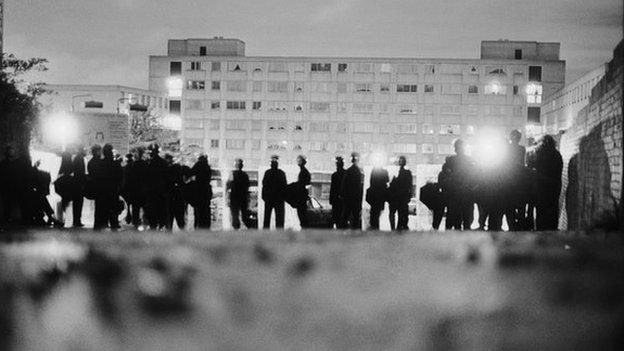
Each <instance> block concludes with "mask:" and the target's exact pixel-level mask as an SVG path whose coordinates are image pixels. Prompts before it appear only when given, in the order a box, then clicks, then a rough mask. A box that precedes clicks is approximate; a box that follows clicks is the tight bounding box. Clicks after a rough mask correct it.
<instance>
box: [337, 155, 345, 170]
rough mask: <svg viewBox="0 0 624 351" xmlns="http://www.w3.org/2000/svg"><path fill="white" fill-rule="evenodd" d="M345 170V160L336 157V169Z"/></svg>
mask: <svg viewBox="0 0 624 351" xmlns="http://www.w3.org/2000/svg"><path fill="white" fill-rule="evenodd" d="M343 168H344V160H343V159H342V157H341V156H336V169H337V170H341V169H343Z"/></svg>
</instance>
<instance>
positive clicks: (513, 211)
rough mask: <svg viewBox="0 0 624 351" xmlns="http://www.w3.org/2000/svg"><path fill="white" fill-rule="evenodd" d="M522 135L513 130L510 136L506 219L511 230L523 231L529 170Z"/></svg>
mask: <svg viewBox="0 0 624 351" xmlns="http://www.w3.org/2000/svg"><path fill="white" fill-rule="evenodd" d="M521 139H522V134H521V133H520V132H519V131H518V130H513V131H511V133H510V134H509V151H508V157H509V162H508V172H509V173H508V176H509V179H508V180H509V184H508V185H507V191H506V194H505V195H506V197H507V207H506V209H505V217H506V218H507V224H508V225H509V230H513V231H517V230H522V229H523V228H522V227H523V225H524V222H525V221H526V219H525V218H526V203H527V201H528V198H527V195H526V194H527V191H528V189H527V185H528V183H527V172H526V170H527V168H526V166H525V159H526V148H525V147H524V146H522V145H520V140H521Z"/></svg>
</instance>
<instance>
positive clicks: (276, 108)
mask: <svg viewBox="0 0 624 351" xmlns="http://www.w3.org/2000/svg"><path fill="white" fill-rule="evenodd" d="M267 111H270V112H286V111H288V103H287V102H284V101H268V102H267Z"/></svg>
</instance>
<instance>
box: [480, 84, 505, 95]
mask: <svg viewBox="0 0 624 351" xmlns="http://www.w3.org/2000/svg"><path fill="white" fill-rule="evenodd" d="M485 94H489V95H505V94H507V86H505V85H501V84H500V83H498V82H492V83H490V84H488V85H486V86H485Z"/></svg>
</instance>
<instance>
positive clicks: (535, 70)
mask: <svg viewBox="0 0 624 351" xmlns="http://www.w3.org/2000/svg"><path fill="white" fill-rule="evenodd" d="M529 81H530V82H541V81H542V66H529Z"/></svg>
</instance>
